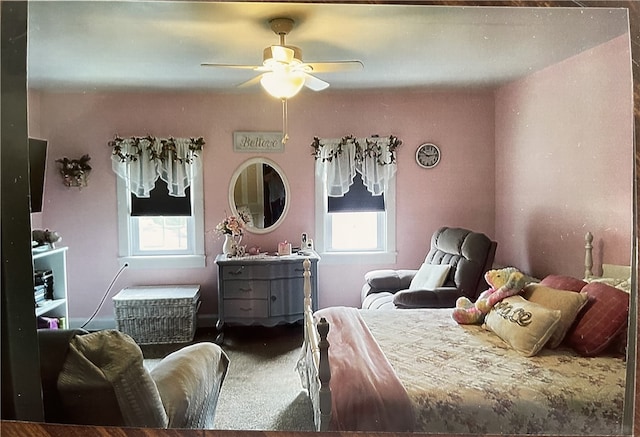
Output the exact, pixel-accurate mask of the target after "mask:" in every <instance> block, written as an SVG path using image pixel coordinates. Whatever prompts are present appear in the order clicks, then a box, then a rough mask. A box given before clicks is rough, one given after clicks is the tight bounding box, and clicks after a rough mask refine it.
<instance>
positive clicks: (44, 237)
mask: <svg viewBox="0 0 640 437" xmlns="http://www.w3.org/2000/svg"><path fill="white" fill-rule="evenodd" d="M31 240H33V241H35V242H36V243H38V246H42V245H43V244H48V245H50V246H51V247H53V246H54V244H55V243H57V242H59V241H61V240H62V237H61V236H60V234H58V233H57V232H56V231H50V230H49V229H34V230H33V231H31Z"/></svg>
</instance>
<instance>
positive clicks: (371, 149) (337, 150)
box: [311, 135, 402, 165]
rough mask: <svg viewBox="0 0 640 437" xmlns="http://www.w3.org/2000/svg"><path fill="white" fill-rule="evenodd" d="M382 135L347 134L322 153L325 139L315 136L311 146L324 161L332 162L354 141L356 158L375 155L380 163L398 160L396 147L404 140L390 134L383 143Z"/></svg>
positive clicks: (316, 156)
mask: <svg viewBox="0 0 640 437" xmlns="http://www.w3.org/2000/svg"><path fill="white" fill-rule="evenodd" d="M379 139H380V137H379V136H378V135H372V136H371V137H368V138H360V139H358V138H356V137H354V136H353V135H347V136H344V137H342V139H341V140H340V141H339V142H338V143H337V144H336V145H335V147H334V148H332V149H331V150H327V153H324V154H323V153H322V152H321V148H322V147H324V146H325V144H324V142H323V141H324V140H321V139H320V138H318V137H314V138H313V143H311V147H313V149H314V152H313V156H314V157H315V159H320V160H322V162H324V161H329V162H331V161H332V160H333V158H334V157H336V156H338V155H341V154H342V152H343V150H344V146H346V145H347V144H349V143H352V144H353V145H354V146H355V157H354V158H355V160H356V162H357V161H362V160H363V159H364V158H365V157H367V158H371V157H375V158H376V162H377V163H378V164H379V165H386V164H392V163H394V162H396V149H397V148H398V146H400V145H401V144H402V141H401V140H399V139H398V137H396V136H393V135H390V136H389V137H387V138H384V139H383V141H382V143H384V144H379V141H378V140H379ZM362 141H364V143H365V147H362V145H361V144H360V143H361V142H362Z"/></svg>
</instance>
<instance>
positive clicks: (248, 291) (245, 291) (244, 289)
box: [239, 287, 253, 293]
mask: <svg viewBox="0 0 640 437" xmlns="http://www.w3.org/2000/svg"><path fill="white" fill-rule="evenodd" d="M239 290H240V291H241V292H243V293H251V292H252V291H253V288H251V287H249V288H242V287H240V288H239Z"/></svg>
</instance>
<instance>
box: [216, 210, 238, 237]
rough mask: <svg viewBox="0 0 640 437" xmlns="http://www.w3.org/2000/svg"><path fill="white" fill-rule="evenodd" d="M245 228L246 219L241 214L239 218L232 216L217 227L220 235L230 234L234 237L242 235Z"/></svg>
mask: <svg viewBox="0 0 640 437" xmlns="http://www.w3.org/2000/svg"><path fill="white" fill-rule="evenodd" d="M244 226H245V220H244V217H242V214H240V216H239V217H236V216H234V215H230V216H229V217H227V218H226V219H224V220H223V221H221V222H220V223H218V225H217V226H216V232H217V233H219V234H220V235H224V234H228V235H233V236H238V235H242V232H243V229H244Z"/></svg>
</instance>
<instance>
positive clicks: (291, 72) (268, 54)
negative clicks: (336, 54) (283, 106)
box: [201, 17, 363, 100]
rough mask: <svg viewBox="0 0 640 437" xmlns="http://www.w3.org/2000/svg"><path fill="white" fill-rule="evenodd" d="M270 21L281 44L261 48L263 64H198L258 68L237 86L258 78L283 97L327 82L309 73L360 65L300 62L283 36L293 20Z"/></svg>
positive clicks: (298, 52)
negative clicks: (257, 73) (253, 74)
mask: <svg viewBox="0 0 640 437" xmlns="http://www.w3.org/2000/svg"><path fill="white" fill-rule="evenodd" d="M269 24H270V26H271V30H273V32H274V33H275V34H276V35H278V36H279V37H280V44H277V45H271V46H269V47H267V48H265V49H264V51H263V62H262V65H234V64H214V63H202V64H201V65H202V66H205V67H223V68H238V69H248V70H254V71H258V72H260V74H259V75H257V76H255V77H253V78H251V79H249V80H248V81H246V82H243V83H241V84H239V85H238V87H247V86H251V85H255V84H257V83H258V82H259V83H260V84H261V85H262V86H263V88H264V89H265V90H266V91H267V92H268V93H269V94H271V95H272V96H274V97H276V98H280V99H283V100H284V99H289V98H291V97H293V96H295V95H296V94H297V93H298V91H300V89H302V87H303V86H306V87H307V88H309V89H311V90H313V91H321V90H323V89H325V88H327V87H328V86H329V83H328V82H325V81H324V80H322V79H319V78H317V77H315V76H313V75H312V74H311V73H329V72H337V71H354V70H361V69H362V68H363V64H362V62H360V61H334V62H303V61H302V50H301V49H300V48H299V47H296V46H291V45H287V44H286V43H285V37H286V35H287V34H288V33H289V32H291V30H292V29H293V26H294V24H295V23H294V21H293V20H292V19H291V18H286V17H285V18H274V19H272V20H270V21H269Z"/></svg>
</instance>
